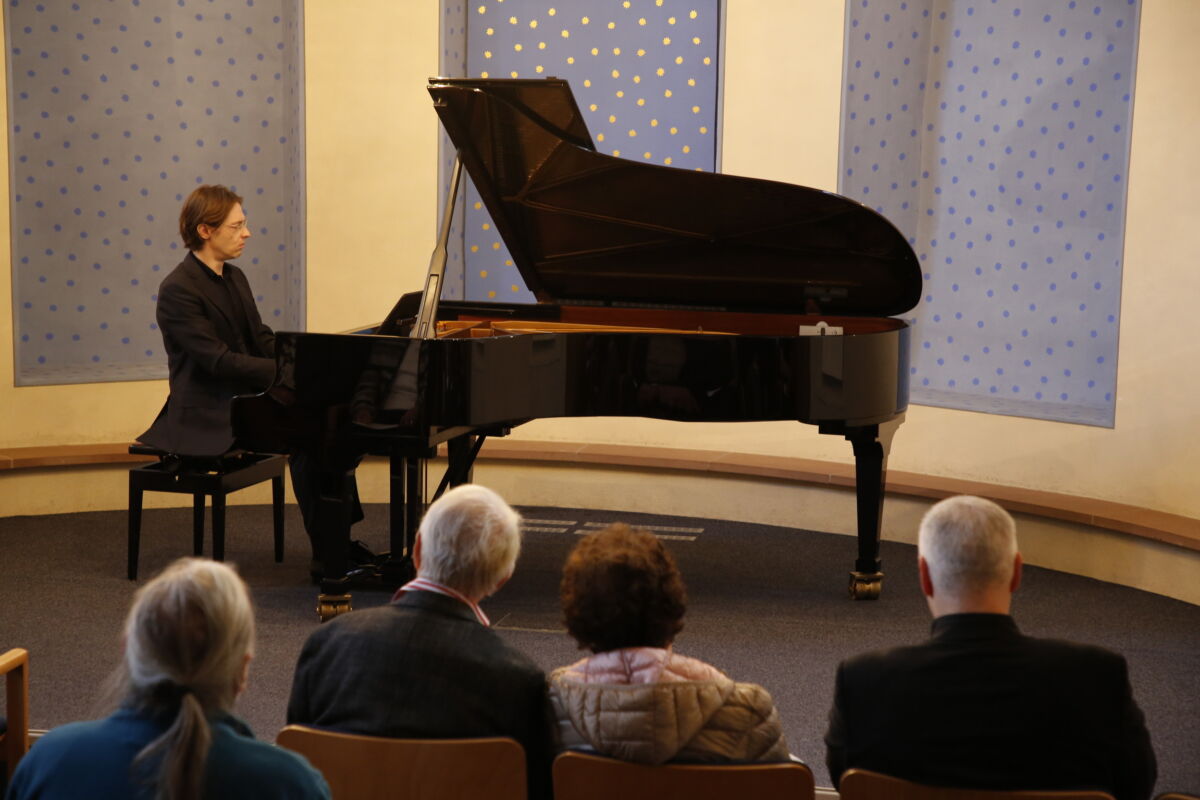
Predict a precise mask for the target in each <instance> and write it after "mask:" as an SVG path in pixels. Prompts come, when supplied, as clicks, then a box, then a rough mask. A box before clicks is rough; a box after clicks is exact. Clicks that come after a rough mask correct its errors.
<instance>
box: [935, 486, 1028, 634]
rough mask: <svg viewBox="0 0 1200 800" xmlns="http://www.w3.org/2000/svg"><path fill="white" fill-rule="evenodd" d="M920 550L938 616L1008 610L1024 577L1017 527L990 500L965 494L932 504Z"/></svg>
mask: <svg viewBox="0 0 1200 800" xmlns="http://www.w3.org/2000/svg"><path fill="white" fill-rule="evenodd" d="M917 553H918V556H919V568H920V571H921V588H922V591H924V592H925V595H926V597H927V599H928V600H929V605H930V609H931V610H932V611H933V613H934V615H935V616H941V615H943V614H954V613H964V612H972V611H978V612H991V613H1008V610H1009V603H1010V601H1011V598H1012V593H1013V591H1014V590H1016V588H1017V584H1018V583H1019V582H1020V577H1021V556H1020V554H1019V553H1018V552H1017V528H1016V524H1015V523H1014V522H1013V518H1012V517H1011V516H1009V514H1008V512H1007V511H1005V510H1004V509H1003V508H1001V507H1000V506H998V505H996V504H995V503H993V502H992V501H991V500H984V499H983V498H980V497H971V496H967V495H963V496H959V497H951V498H948V499H946V500H943V501H941V502H940V503H937V504H936V505H934V506H933V507H932V508H931V509H929V511H928V512H927V513H926V514H925V517H924V518H923V519H922V520H921V529H920V534H919V537H918V542H917Z"/></svg>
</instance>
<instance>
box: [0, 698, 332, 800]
mask: <svg viewBox="0 0 1200 800" xmlns="http://www.w3.org/2000/svg"><path fill="white" fill-rule="evenodd" d="M170 722H171V720H170V719H167V718H164V717H154V716H151V715H148V714H143V713H139V712H136V711H132V710H130V709H121V710H119V711H117V712H115V713H113V714H112V715H111V716H108V717H105V718H104V719H98V720H93V721H90V722H72V723H70V724H68V725H63V726H61V727H59V728H55V729H54V730H52V731H50V732H49V733H47V734H46V735H45V736H43V737H42V738H41V739H39V740H38V741H37V742H35V743H34V745H33V747H32V748H31V749H30V750H29V753H28V754H26V756H25V757H24V758H23V759H21V763H20V764H18V765H17V771H16V774H15V775H13V779H12V784H11V785H10V786H9V787H8V792H7V793H6V794H5V799H6V800H57V798H64V800H65V799H66V798H78V797H88V798H94V799H95V800H125V799H126V798H137V799H138V800H141V799H142V798H145V799H146V800H151V799H152V798H153V797H154V792H153V791H152V790H151V788H150V787H149V786H147V785H145V784H143V783H141V782H140V781H139V780H138V778H137V777H136V776H135V775H132V774H131V772H130V765H131V764H132V763H133V759H134V757H135V756H136V755H137V754H138V753H139V752H141V750H142V748H143V747H145V746H146V745H147V744H149V743H150V742H152V741H154V740H155V739H157V738H158V737H159V736H160V735H162V733H163V732H164V731H165V730H166V729H167V727H169V725H170ZM210 725H211V728H212V745H211V747H210V749H209V751H208V766H207V769H206V771H205V776H204V795H205V797H209V798H220V800H241V799H242V798H246V800H250V798H265V799H266V800H275V799H277V800H328V798H329V797H330V794H329V787H328V786H327V785H326V783H325V779H324V778H323V777H322V776H321V773H319V772H317V771H316V770H315V769H313V768H312V766H310V765H309V763H308V761H306V760H305V759H304V758H303V757H302V756H300V755H298V754H296V753H293V752H291V751H289V750H284V749H282V748H279V747H276V746H274V745H272V744H268V743H266V742H260V741H258V740H256V739H255V738H254V734H253V733H251V732H250V728H249V727H248V726H247V725H246V723H244V722H242V721H241V720H239V719H237V718H236V717H233V716H231V715H228V714H221V715H218V716H217V717H215V718H214V719H212V720H210ZM154 766H155V765H153V764H151V765H150V769H151V770H153V769H154ZM139 774H140V775H145V774H147V773H146V772H144V771H142V770H140V769H139ZM150 774H153V773H152V772H151V773H150Z"/></svg>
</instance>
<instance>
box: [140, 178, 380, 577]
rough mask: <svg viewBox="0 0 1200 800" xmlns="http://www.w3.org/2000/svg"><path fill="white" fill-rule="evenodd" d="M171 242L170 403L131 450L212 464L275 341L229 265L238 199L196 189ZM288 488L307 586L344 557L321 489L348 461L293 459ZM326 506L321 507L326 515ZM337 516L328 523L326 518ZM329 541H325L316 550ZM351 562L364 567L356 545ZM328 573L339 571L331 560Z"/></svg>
mask: <svg viewBox="0 0 1200 800" xmlns="http://www.w3.org/2000/svg"><path fill="white" fill-rule="evenodd" d="M179 233H180V236H181V237H182V238H183V243H184V245H186V246H187V249H188V254H187V255H186V256H185V257H184V259H183V261H181V262H180V263H179V265H178V266H177V267H175V269H174V270H172V271H171V273H170V274H169V275H167V277H166V278H165V279H164V280H163V282H162V285H161V286H160V287H159V290H158V309H157V313H156V317H157V319H158V327H159V329H160V330H161V331H162V337H163V344H164V346H165V348H166V351H167V363H168V365H169V373H170V390H171V391H170V395H169V396H168V397H167V401H166V403H165V404H164V405H163V408H162V411H160V412H159V414H158V417H157V419H155V420H154V423H153V424H152V425H151V426H150V429H149V430H147V431H146V432H145V433H143V434H142V435H141V436H139V437H138V440H139V441H141V442H143V443H145V444H148V445H150V446H152V447H157V448H159V449H161V450H165V451H167V452H168V453H172V454H174V455H177V456H180V457H202V458H219V457H221V456H223V455H225V454H227V453H228V452H229V450H230V448H232V447H233V443H234V442H233V429H232V426H231V423H230V400H231V399H232V398H233V397H234V396H235V395H239V394H251V393H256V392H261V391H264V390H266V389H267V388H269V387H270V386H271V384H272V382H273V381H274V378H275V334H274V333H273V332H272V331H271V329H270V328H269V327H267V325H265V324H264V323H263V321H262V318H261V317H260V316H259V313H258V307H257V306H256V305H255V303H254V294H253V293H252V292H251V291H250V284H249V282H248V281H247V280H246V274H245V273H244V272H242V270H241V269H239V268H238V267H237V266H236V265H234V264H232V263H230V260H231V259H234V258H237V257H238V256H240V255H241V254H242V251H243V250H244V249H245V247H246V240H247V239H249V238H250V228H249V226H248V225H247V223H246V214H245V212H244V210H243V209H242V198H241V197H239V196H238V195H236V194H234V193H233V192H232V191H230V190H229V189H227V188H226V187H224V186H200V187H197V188H196V189H195V191H193V192H192V193H191V194H190V195H189V196H188V198H187V200H186V201H185V202H184V204H183V210H182V211H181V212H180V215H179ZM290 462H291V463H290V465H291V471H292V486H293V488H294V490H295V492H296V501H297V503H298V504H299V506H300V511H301V515H302V516H303V518H304V527H305V529H306V530H307V532H308V537H309V540H310V541H311V542H312V549H313V565H312V572H313V575H314V577H319V575H320V573H321V572H322V571H323V564H324V563H329V559H330V548H347V546H348V545H347V539H348V536H347V534H346V533H345V532H342V533H338V534H332V535H329V536H323V535H322V532H323V531H337V530H338V528H337V526H332V525H331V526H326V525H323V524H322V522H321V520H322V519H326V518H328V517H325V516H322V514H321V509H322V506H323V504H322V502H321V496H322V491H321V490H322V487H323V486H326V487H328V486H329V485H331V484H332V485H336V486H337V487H338V489H339V491H337V492H327V494H332V495H333V496H334V497H336V498H340V497H342V496H343V495H342V494H341V493H340V487H341V485H342V480H341V479H342V476H344V475H346V474H347V471H348V470H352V469H353V468H354V466H355V463H356V462H355V461H354V460H353V459H351V458H346V459H344V460H342V461H341V462H339V463H335V464H330V463H329V462H328V461H327V460H321V461H319V460H318V459H317V458H316V457H315V456H314V455H313V454H310V453H293V454H292V458H291V460H290ZM349 484H350V487H349V491H348V494H349V496H350V497H351V498H352V502H353V503H354V506H355V508H354V510H353V518H354V520H355V521H357V520H358V519H361V518H362V511H361V508H360V507H359V505H358V497H357V491H356V490H355V488H354V485H353V477H352V476H351V478H350V480H349ZM328 505H329V504H328V503H325V504H324V506H328ZM333 516H337V515H333ZM325 539H329V540H330V541H325ZM349 549H350V550H351V554H350V557H351V558H352V559H353V558H354V556H357V557H358V558H357V559H354V560H367V559H369V558H370V553H369V552H364V551H365V548H362V546H361V545H357V544H356V545H355V546H354V547H352V548H349ZM337 556H339V557H338V558H337V559H336V563H344V559H345V556H343V555H342V554H341V553H338V554H337Z"/></svg>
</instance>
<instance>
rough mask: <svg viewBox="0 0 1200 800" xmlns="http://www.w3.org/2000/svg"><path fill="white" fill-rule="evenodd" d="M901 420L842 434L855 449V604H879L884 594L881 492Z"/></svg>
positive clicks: (852, 580)
mask: <svg viewBox="0 0 1200 800" xmlns="http://www.w3.org/2000/svg"><path fill="white" fill-rule="evenodd" d="M901 419H903V417H898V418H896V419H893V420H889V421H888V422H886V423H884V424H883V425H865V426H863V427H858V428H855V427H850V428H846V430H845V436H846V438H847V439H848V440H849V441H850V444H851V445H852V446H853V447H854V478H855V495H856V499H857V504H858V558H857V559H856V560H855V562H854V570H853V571H852V572H851V573H850V597H851V598H852V599H854V600H878V599H879V593H880V592H881V591H882V590H883V572H882V571H881V569H880V567H881V566H882V563H881V562H880V560H879V540H880V533H881V531H882V529H883V490H884V483H885V479H886V473H887V455H888V450H889V449H890V447H891V442H892V435H893V434H894V433H895V431H896V428H898V427H899V425H900V420H901Z"/></svg>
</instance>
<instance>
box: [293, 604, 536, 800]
mask: <svg viewBox="0 0 1200 800" xmlns="http://www.w3.org/2000/svg"><path fill="white" fill-rule="evenodd" d="M552 719H553V716H552V712H551V710H550V705H549V699H548V696H547V693H546V676H545V675H544V674H543V672H542V670H541V669H539V668H538V666H537V665H536V664H534V663H533V661H531V660H530V659H529V658H528V657H527V656H525V655H524V654H522V653H520V652H519V651H517V650H515V649H513V648H512V647H511V646H509V645H508V644H507V643H506V642H505V641H504V640H503V639H501V638H500V635H499V634H497V633H496V632H495V631H493V630H491V629H489V628H485V627H484V626H483V625H481V624H480V623H479V621H478V620H477V619H475V615H474V614H473V613H472V612H471V610H470V609H469V608H468V607H467V606H466V605H465V604H463V603H461V602H459V601H458V600H455V599H454V598H451V597H446V596H445V595H440V594H435V593H432V592H406V593H405V594H403V595H401V597H400V598H399V599H398V600H396V601H394V602H392V603H391V604H389V605H386V606H383V607H381V608H372V609H367V610H364V611H354V612H352V613H349V614H343V615H341V616H338V617H335V618H334V619H332V620H331V621H329V622H327V623H325V624H324V625H322V626H321V627H319V628H317V629H316V630H315V631H314V632H313V634H312V635H311V636H310V637H309V638H308V641H307V642H306V643H305V644H304V648H303V650H301V652H300V660H299V662H298V663H297V664H296V675H295V678H294V680H293V682H292V696H291V699H290V701H289V702H288V711H287V721H288V723H289V724H292V723H295V724H300V725H312V726H316V727H320V728H330V729H333V730H339V731H346V732H349V733H358V734H365V735H373V736H393V737H402V738H429V739H454V738H469V737H486V736H508V737H511V738H513V739H516V740H517V741H518V742H520V743H521V746H522V747H524V748H525V761H526V765H527V769H528V774H529V794H530V797H533V798H548V797H549V796H550V790H549V789H550V762H551V760H552V758H553V755H554V748H553V738H552V737H553V732H552V731H553V728H552Z"/></svg>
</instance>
